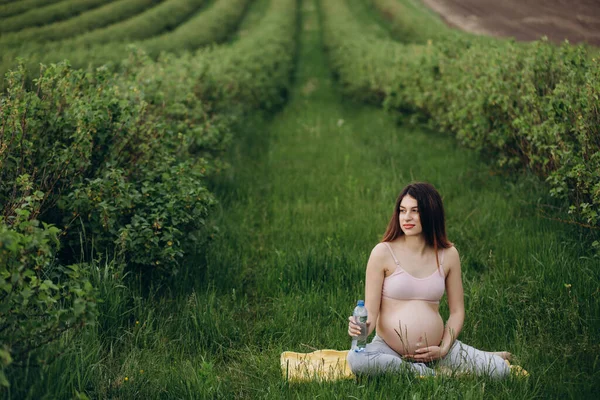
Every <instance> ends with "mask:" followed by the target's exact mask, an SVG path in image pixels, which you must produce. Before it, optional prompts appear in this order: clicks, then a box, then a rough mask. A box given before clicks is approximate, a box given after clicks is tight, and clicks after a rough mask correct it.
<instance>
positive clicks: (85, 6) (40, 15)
mask: <svg viewBox="0 0 600 400" xmlns="http://www.w3.org/2000/svg"><path fill="white" fill-rule="evenodd" d="M110 1H112V0H74V1H62V2H60V3H57V4H51V5H49V6H46V7H41V8H34V9H31V10H28V11H27V12H24V13H23V14H19V15H16V16H13V17H10V18H6V19H3V20H2V24H1V25H0V32H13V31H18V30H21V29H23V28H26V27H31V26H40V25H47V24H51V23H53V22H56V21H61V20H64V19H67V18H70V17H72V16H74V15H77V14H80V13H82V12H84V11H87V10H89V9H91V8H95V7H98V6H100V5H102V4H105V3H107V2H110Z"/></svg>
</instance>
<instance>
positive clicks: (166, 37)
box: [0, 0, 249, 74]
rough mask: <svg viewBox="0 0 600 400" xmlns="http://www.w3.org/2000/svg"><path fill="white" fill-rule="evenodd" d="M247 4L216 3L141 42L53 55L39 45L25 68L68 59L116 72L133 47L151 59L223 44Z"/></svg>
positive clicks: (245, 0)
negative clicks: (113, 69)
mask: <svg viewBox="0 0 600 400" xmlns="http://www.w3.org/2000/svg"><path fill="white" fill-rule="evenodd" d="M248 4H249V0H217V1H216V2H215V3H213V4H212V5H211V6H210V7H209V8H208V9H205V10H202V11H201V12H199V13H197V15H196V16H194V17H193V18H192V19H190V20H188V21H187V22H185V23H183V24H181V25H180V26H179V27H177V29H175V30H173V31H171V32H168V33H165V34H162V35H159V36H155V37H153V38H150V39H148V40H143V41H137V42H130V43H121V42H119V43H117V42H111V43H106V44H98V45H94V46H91V47H87V46H73V47H72V46H63V47H61V48H60V50H56V49H57V48H59V47H58V46H54V47H52V51H48V50H49V49H50V48H49V47H48V46H43V45H38V47H40V48H46V51H45V52H41V51H38V52H36V53H37V54H35V55H33V54H31V55H29V59H28V60H27V62H26V64H25V66H26V69H27V70H28V71H29V72H30V73H31V74H34V73H35V72H36V70H37V69H38V68H39V63H40V62H43V63H52V62H58V61H59V60H62V59H68V60H69V62H70V64H71V66H73V67H75V68H86V67H89V66H92V67H96V66H100V65H105V64H106V65H108V66H110V68H117V67H118V65H119V64H120V63H121V62H122V61H123V60H124V59H126V58H127V55H128V54H129V52H130V48H131V47H132V46H133V47H137V48H139V49H142V50H143V51H144V52H145V53H146V54H148V55H149V56H150V57H151V58H153V59H156V58H158V56H159V55H160V53H161V52H169V53H175V54H179V53H182V52H184V51H190V50H195V49H197V48H199V47H202V46H206V45H208V44H211V43H218V42H222V41H224V40H225V39H226V38H227V36H228V35H229V34H230V33H231V32H232V31H233V30H234V28H235V27H236V26H237V24H238V23H239V21H240V19H241V18H242V16H243V15H244V13H245V11H246V9H247V6H248ZM14 64H16V60H12V62H11V61H10V60H9V61H7V62H5V63H4V64H3V65H0V72H1V71H2V70H5V69H6V70H8V69H10V68H13V65H14Z"/></svg>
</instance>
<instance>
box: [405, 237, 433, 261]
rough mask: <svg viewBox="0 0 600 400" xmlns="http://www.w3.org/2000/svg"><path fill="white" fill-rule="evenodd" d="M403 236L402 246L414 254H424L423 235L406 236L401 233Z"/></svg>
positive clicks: (425, 246)
mask: <svg viewBox="0 0 600 400" xmlns="http://www.w3.org/2000/svg"><path fill="white" fill-rule="evenodd" d="M402 238H403V242H404V248H405V249H406V250H407V251H408V252H410V253H412V254H416V255H418V256H424V255H425V251H426V250H427V242H425V238H424V237H423V235H418V236H407V235H402Z"/></svg>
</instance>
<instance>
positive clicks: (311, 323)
mask: <svg viewBox="0 0 600 400" xmlns="http://www.w3.org/2000/svg"><path fill="white" fill-rule="evenodd" d="M301 14H302V18H301V26H300V27H299V28H300V32H301V34H300V52H299V56H298V70H297V73H296V77H295V84H294V89H293V91H292V93H291V96H290V99H289V102H288V104H287V105H286V107H285V108H284V109H283V110H282V111H281V112H279V113H278V114H277V115H275V116H274V117H273V118H272V119H270V120H268V121H264V120H261V119H260V118H256V120H255V122H254V123H252V124H247V125H246V126H245V128H244V129H243V132H241V133H238V135H237V139H236V145H235V148H234V149H233V151H232V158H231V162H232V168H231V170H229V172H228V174H227V175H224V176H222V177H220V178H219V179H218V180H217V181H215V182H214V189H215V190H216V192H217V194H218V195H219V197H220V198H221V199H222V201H221V208H220V211H219V212H218V213H217V214H218V215H217V217H216V218H215V222H216V223H217V224H218V225H219V226H220V229H221V231H220V233H219V234H218V235H217V238H216V240H215V241H214V242H213V244H212V247H211V248H210V250H209V252H208V254H206V255H203V256H201V257H199V260H201V261H199V262H201V263H202V264H203V268H204V269H203V272H202V273H199V274H197V275H196V276H195V277H196V279H197V281H196V282H197V283H196V284H194V286H196V288H197V289H198V285H200V287H201V289H200V290H199V291H200V292H203V293H206V295H200V296H201V298H204V299H205V300H206V301H205V305H204V306H203V307H205V311H204V314H206V313H210V317H211V319H210V321H211V322H212V323H211V326H210V328H209V327H204V328H203V329H204V332H203V339H202V342H203V343H204V344H206V346H205V347H203V348H201V351H202V352H206V356H207V357H208V358H209V359H211V360H213V362H214V363H215V366H216V371H217V373H218V376H219V378H218V380H217V382H218V383H215V385H216V387H215V388H214V392H213V393H214V394H215V395H219V396H222V397H224V398H231V397H238V398H242V397H243V398H247V397H252V398H289V397H293V398H305V397H310V398H312V397H316V396H319V398H361V399H362V398H390V397H397V398H402V397H408V396H410V397H411V398H429V397H431V396H435V398H457V397H460V398H490V397H492V398H493V397H498V398H513V397H516V398H532V397H544V398H545V397H556V396H559V395H565V396H567V397H572V398H582V397H587V396H591V395H592V393H593V392H594V391H595V390H597V389H598V381H599V380H600V374H599V372H598V368H597V366H598V354H600V352H599V350H600V346H599V344H598V343H599V342H600V340H599V339H600V334H599V333H598V331H599V330H598V328H599V322H598V321H599V316H600V313H599V305H598V303H599V302H598V297H599V291H598V282H599V281H600V279H599V269H598V264H599V260H598V258H593V254H592V253H591V251H590V250H589V249H588V247H587V246H589V236H590V232H589V231H586V230H583V229H581V230H580V229H578V228H577V227H573V226H571V225H567V224H564V223H560V222H556V221H553V220H551V219H548V218H542V217H540V216H539V214H540V212H539V210H540V209H543V210H544V211H546V212H549V213H550V216H551V217H553V218H558V219H564V218H566V217H567V216H566V215H561V213H559V212H556V211H555V210H560V208H555V207H557V206H559V204H557V203H552V202H551V199H549V198H548V197H547V196H546V195H544V189H543V187H541V185H540V184H539V183H538V182H537V181H536V180H535V179H533V178H529V177H527V176H519V177H513V176H501V175H499V174H497V173H495V172H493V171H491V170H490V169H489V166H487V165H486V164H485V163H484V162H483V161H482V160H477V159H476V157H475V156H474V154H473V153H472V152H470V151H468V150H465V149H462V148H460V147H458V146H457V145H456V144H455V142H454V141H453V140H452V139H451V138H448V137H446V136H443V135H441V134H437V133H435V132H429V131H427V130H425V129H422V128H418V127H408V126H397V125H396V124H395V121H394V117H393V116H392V115H389V114H386V113H385V112H384V111H382V110H379V109H375V108H372V107H369V106H364V105H359V104H354V103H352V102H351V101H348V100H347V99H344V98H342V96H341V95H340V94H339V92H338V90H337V89H336V86H335V83H334V81H333V78H332V77H331V74H330V71H329V70H328V68H327V59H326V54H324V52H323V50H322V43H321V40H320V23H319V14H318V3H316V2H314V1H312V0H305V1H304V3H303V5H302V6H301ZM414 180H420V181H429V182H431V183H433V184H434V185H435V186H436V187H437V188H438V190H439V191H440V192H441V194H442V196H443V198H444V202H445V207H446V214H447V229H448V235H449V238H450V240H451V241H453V242H454V243H455V245H456V247H457V248H458V250H459V252H460V254H461V260H462V269H463V283H464V289H465V308H466V320H465V324H464V328H463V332H462V334H461V335H460V339H461V340H462V341H463V342H465V343H468V344H471V345H473V346H475V347H478V348H480V349H485V350H508V351H511V352H512V353H514V354H515V357H516V360H515V361H514V362H515V363H518V364H521V365H522V366H523V367H524V368H526V369H527V370H528V371H529V372H530V374H531V376H530V378H529V380H528V381H523V380H519V381H516V380H508V381H504V382H493V381H489V380H486V379H475V378H462V379H445V378H436V379H424V380H420V379H415V378H411V377H406V376H395V375H391V374H390V375H389V376H385V377H382V378H381V379H374V380H371V381H362V382H361V383H356V382H355V381H352V380H351V381H344V382H336V383H327V384H319V383H310V384H288V383H287V382H286V381H285V379H283V378H282V376H281V371H280V369H279V355H280V353H281V352H282V351H284V350H293V351H303V352H309V351H312V350H314V349H320V348H334V349H346V348H348V347H349V345H350V338H349V337H348V336H347V334H346V326H347V325H346V324H347V316H348V315H349V314H350V313H351V311H352V309H353V308H354V305H355V303H356V300H357V299H360V298H363V297H364V271H365V266H366V262H367V259H368V256H369V253H370V251H371V249H372V247H373V246H374V245H375V244H377V242H378V241H379V240H380V238H381V235H382V234H383V232H384V230H385V227H386V224H387V222H388V220H389V217H390V215H391V213H392V207H393V205H394V200H395V198H396V196H397V194H398V193H399V191H400V189H401V188H402V187H403V186H404V185H406V184H407V183H409V182H411V181H414ZM189 283H190V284H193V281H192V280H190V281H189ZM200 302H201V303H202V301H200ZM441 312H442V315H443V316H444V319H446V317H447V315H448V312H447V305H446V302H445V298H444V300H443V302H442V305H441ZM205 321H208V320H207V319H205ZM201 329H202V328H201ZM351 396H354V397H351Z"/></svg>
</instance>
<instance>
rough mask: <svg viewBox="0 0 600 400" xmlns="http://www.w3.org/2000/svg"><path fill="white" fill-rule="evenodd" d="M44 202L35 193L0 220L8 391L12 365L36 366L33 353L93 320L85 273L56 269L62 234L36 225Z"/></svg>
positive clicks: (1, 367) (0, 328)
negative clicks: (8, 378)
mask: <svg viewBox="0 0 600 400" xmlns="http://www.w3.org/2000/svg"><path fill="white" fill-rule="evenodd" d="M20 178H21V179H19V184H20V186H21V187H20V189H21V190H22V191H30V189H29V187H30V186H31V182H30V181H29V179H28V177H27V176H25V175H23V176H21V177H20ZM43 199H44V193H42V192H39V191H35V192H33V193H31V194H30V195H28V196H24V197H21V198H20V199H19V206H18V207H17V208H14V209H13V210H12V211H13V212H12V214H11V215H9V216H0V386H9V383H8V380H7V379H6V376H5V371H6V369H7V368H8V367H9V366H10V365H11V364H13V363H15V364H16V365H20V366H23V365H24V364H25V362H26V361H27V362H33V363H34V364H35V363H36V362H37V361H38V360H37V357H35V356H34V357H33V359H30V356H31V355H32V352H34V351H35V350H37V349H39V348H41V347H42V346H44V345H45V344H47V343H49V342H52V341H54V340H56V339H57V338H58V337H59V336H60V335H62V334H63V333H64V332H66V331H68V330H73V329H75V328H78V327H81V326H82V325H83V324H84V323H86V322H90V321H93V319H94V317H95V314H96V309H95V290H94V289H93V288H92V286H91V284H90V282H89V279H88V277H87V272H86V271H85V270H83V269H81V268H80V267H79V266H78V265H76V264H73V265H69V266H61V265H59V264H57V263H56V259H55V257H56V252H57V250H58V248H59V239H58V237H59V232H60V230H59V229H58V228H56V227H54V226H52V225H49V224H46V223H43V222H40V221H39V220H37V219H35V215H37V214H38V213H39V209H40V207H41V203H42V200H43ZM3 211H6V210H3Z"/></svg>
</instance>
